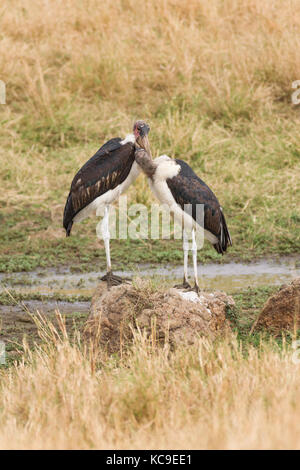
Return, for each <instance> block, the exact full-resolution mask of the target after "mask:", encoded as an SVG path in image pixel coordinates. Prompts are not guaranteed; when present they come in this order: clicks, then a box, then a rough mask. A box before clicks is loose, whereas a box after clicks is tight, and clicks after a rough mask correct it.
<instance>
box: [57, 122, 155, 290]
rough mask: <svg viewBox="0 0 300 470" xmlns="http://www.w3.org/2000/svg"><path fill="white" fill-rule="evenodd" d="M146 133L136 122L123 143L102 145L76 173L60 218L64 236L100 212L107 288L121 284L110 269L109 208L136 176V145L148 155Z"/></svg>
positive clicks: (142, 124) (137, 170)
mask: <svg viewBox="0 0 300 470" xmlns="http://www.w3.org/2000/svg"><path fill="white" fill-rule="evenodd" d="M149 130H150V127H149V126H148V124H146V122H144V121H136V122H135V124H134V126H133V134H129V135H127V136H126V137H125V139H123V140H122V139H121V138H120V137H117V138H114V139H111V140H109V141H108V142H106V144H104V145H103V146H102V147H101V148H100V149H99V150H98V151H97V152H96V153H95V155H94V156H93V157H92V158H90V159H89V160H88V161H87V162H86V163H85V164H84V165H83V167H82V168H81V169H80V170H79V171H78V173H76V175H75V176H74V179H73V181H72V184H71V188H70V192H69V195H68V197H67V201H66V205H65V210H64V219H63V226H64V228H65V230H66V236H67V237H68V236H69V235H70V233H71V230H72V226H73V224H74V223H77V222H81V221H82V220H84V219H85V218H87V217H88V216H90V215H94V214H99V213H100V211H101V210H103V209H104V217H103V220H102V224H101V232H102V237H103V240H104V245H105V254H106V262H107V273H106V275H105V276H104V277H103V278H102V280H104V281H106V282H107V284H108V286H110V285H117V284H120V283H121V282H122V279H121V278H120V277H119V276H115V275H114V274H113V273H112V269H111V259H110V244H109V241H110V234H109V206H110V204H112V202H113V201H115V200H116V199H118V198H119V196H120V195H121V194H122V193H123V192H124V191H126V189H127V188H128V187H129V185H130V184H131V183H132V182H133V181H134V180H135V179H136V177H137V176H138V174H139V171H140V170H139V167H138V165H137V164H136V162H135V151H136V149H137V145H136V144H138V145H139V146H140V147H141V148H143V149H145V150H146V151H147V152H149V153H150V146H149V141H148V133H149ZM150 155H151V153H150Z"/></svg>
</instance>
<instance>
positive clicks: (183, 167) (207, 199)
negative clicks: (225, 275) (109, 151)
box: [135, 149, 232, 293]
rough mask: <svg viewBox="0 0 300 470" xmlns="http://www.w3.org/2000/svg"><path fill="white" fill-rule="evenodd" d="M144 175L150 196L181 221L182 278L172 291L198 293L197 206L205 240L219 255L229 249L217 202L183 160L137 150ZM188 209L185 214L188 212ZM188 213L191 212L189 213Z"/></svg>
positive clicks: (229, 238) (230, 242) (137, 156)
mask: <svg viewBox="0 0 300 470" xmlns="http://www.w3.org/2000/svg"><path fill="white" fill-rule="evenodd" d="M135 159H136V162H137V163H138V164H139V166H140V167H141V169H142V170H143V172H144V173H145V174H146V175H147V176H148V181H149V184H150V188H151V190H152V192H153V193H154V194H155V195H156V197H157V198H158V200H159V201H160V202H161V203H162V204H166V205H167V206H169V208H170V209H171V211H172V212H173V214H174V217H175V219H177V220H179V222H180V223H182V221H184V228H183V253H184V275H183V284H181V285H177V286H175V287H178V288H185V289H190V290H195V291H196V292H197V293H199V284H198V274H197V243H196V235H195V230H196V229H198V228H199V225H198V224H197V204H202V205H203V206H204V227H202V228H203V229H204V238H206V239H207V240H208V241H210V243H212V245H213V247H214V248H215V250H216V251H217V252H218V253H221V254H222V255H223V253H225V251H226V250H227V246H228V245H232V241H231V237H230V234H229V230H228V228H227V224H226V220H225V216H224V214H223V210H222V207H221V206H220V204H219V201H218V199H217V198H216V196H215V195H214V193H213V192H212V190H211V189H210V188H209V187H208V186H207V184H205V183H204V181H202V180H201V179H200V178H199V177H198V176H197V175H196V173H194V171H193V170H192V168H191V167H190V166H189V165H188V164H187V163H186V162H184V161H183V160H177V159H173V158H170V157H168V156H167V155H162V156H160V157H158V158H156V159H154V160H152V158H151V154H148V153H147V152H146V151H145V150H143V149H138V150H137V151H136V156H135ZM187 209H188V210H187ZM190 209H191V210H190ZM185 228H186V229H188V230H191V231H192V254H193V267H194V278H195V286H194V287H193V289H191V286H190V284H189V283H188V250H189V243H188V238H187V234H186V231H185Z"/></svg>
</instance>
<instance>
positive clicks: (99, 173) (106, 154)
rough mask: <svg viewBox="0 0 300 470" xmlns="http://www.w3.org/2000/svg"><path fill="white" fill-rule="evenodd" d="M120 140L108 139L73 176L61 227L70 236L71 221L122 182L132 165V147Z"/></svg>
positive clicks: (130, 144)
mask: <svg viewBox="0 0 300 470" xmlns="http://www.w3.org/2000/svg"><path fill="white" fill-rule="evenodd" d="M121 140H122V139H120V138H119V137H118V138H115V139H111V140H109V141H108V142H106V144H104V145H103V146H102V147H101V148H100V149H99V150H98V151H97V152H96V153H95V155H94V156H93V157H91V158H90V159H89V160H88V161H87V162H86V163H85V164H84V165H83V167H82V168H81V169H80V170H79V171H78V172H77V173H76V175H75V177H74V179H73V181H72V184H71V189H70V193H69V195H68V198H67V201H66V205H65V210H64V219H63V226H64V228H65V230H66V235H67V236H69V235H70V232H71V229H72V225H73V219H74V217H75V216H76V214H78V213H79V212H80V211H81V210H82V209H84V208H85V207H86V206H88V205H89V204H90V203H91V202H92V201H93V200H94V199H96V198H97V197H99V196H101V195H102V194H104V193H106V192H107V191H109V190H110V189H114V188H116V187H117V186H118V185H119V184H121V183H123V181H125V179H126V178H127V176H128V175H129V173H130V170H131V167H132V164H133V162H134V152H135V145H134V144H133V143H131V142H127V143H126V144H124V145H122V144H120V142H121Z"/></svg>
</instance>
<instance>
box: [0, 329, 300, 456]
mask: <svg viewBox="0 0 300 470" xmlns="http://www.w3.org/2000/svg"><path fill="white" fill-rule="evenodd" d="M61 325H62V331H61V332H60V333H58V332H57V330H55V329H54V327H53V326H51V324H49V323H47V322H46V323H45V322H40V325H39V328H40V332H41V336H42V337H43V341H44V342H43V344H42V345H41V346H39V349H38V350H37V351H36V352H34V353H32V352H30V351H27V354H26V356H25V360H24V362H23V363H21V364H20V365H19V366H16V367H13V368H11V369H9V370H7V371H2V372H1V385H0V447H1V448H6V449H7V448H8V449H11V448H27V449H28V448H29V449H32V448H39V449H46V448H52V449H58V448H65V449H75V448H77V449H78V448H83V449H94V448H98V449H105V448H110V449H113V448H116V449H125V448H130V449H142V448H147V449H148V448H156V449H161V448H169V449H172V448H174V449H175V448H183V449H192V448H205V449H253V448H256V449H263V448H268V449H287V448H298V449H299V448H300V420H299V413H300V400H299V393H300V374H299V367H300V366H299V365H295V364H294V363H293V361H292V352H291V350H290V349H288V348H286V347H285V345H284V346H283V349H282V350H280V349H279V347H278V346H277V345H276V344H275V343H274V344H272V343H262V344H261V346H260V347H259V348H257V349H256V348H253V347H250V348H249V350H248V353H247V354H245V353H243V352H242V349H241V346H239V344H238V342H237V340H236V338H235V337H234V336H228V337H227V338H225V339H223V340H220V341H217V342H215V343H213V342H212V341H210V340H207V339H202V340H199V344H198V346H195V347H193V348H188V349H178V350H177V351H176V352H174V353H172V354H170V351H169V350H168V348H167V347H165V348H164V349H156V348H155V346H153V344H152V345H151V344H149V342H148V341H147V340H146V338H145V337H144V336H143V335H142V334H137V335H136V336H135V343H134V345H133V346H132V349H131V351H130V352H129V353H128V354H127V355H125V356H123V358H122V359H116V358H107V357H105V355H104V354H103V352H101V351H97V350H95V349H93V350H92V349H90V350H89V349H87V348H83V347H82V345H81V344H80V341H79V339H78V338H77V341H75V343H73V344H72V343H71V342H70V341H69V339H68V337H67V334H66V332H65V328H64V327H63V323H61ZM96 365H97V367H95V366H96Z"/></svg>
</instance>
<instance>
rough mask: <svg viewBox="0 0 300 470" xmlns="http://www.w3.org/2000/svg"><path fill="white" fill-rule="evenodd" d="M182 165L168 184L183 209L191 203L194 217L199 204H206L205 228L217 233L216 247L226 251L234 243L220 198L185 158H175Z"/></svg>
mask: <svg viewBox="0 0 300 470" xmlns="http://www.w3.org/2000/svg"><path fill="white" fill-rule="evenodd" d="M175 161H176V163H177V164H178V165H180V168H181V169H180V172H179V174H178V175H177V176H174V178H169V179H167V185H168V187H169V189H170V191H171V193H172V195H173V197H174V199H175V201H176V202H177V204H179V205H180V207H181V208H182V210H184V206H185V205H187V204H190V205H191V206H192V207H191V209H192V214H191V215H192V217H193V219H194V220H196V215H197V212H196V207H197V204H204V228H205V229H206V230H208V231H209V232H211V233H212V234H213V235H215V236H216V237H217V239H218V242H217V243H216V244H214V245H213V246H214V248H215V249H216V251H217V252H218V253H222V254H223V253H224V252H225V251H226V249H227V246H228V245H232V241H231V237H230V234H229V230H228V227H227V224H226V220H225V216H224V214H223V211H222V208H221V206H220V203H219V201H218V199H217V198H216V196H215V194H214V193H213V192H212V190H211V189H210V188H209V187H208V186H207V184H205V183H204V181H202V180H201V179H200V178H199V177H198V176H197V175H196V173H195V172H194V171H193V170H192V168H191V167H190V166H189V165H188V164H187V163H186V162H184V161H183V160H178V159H176V160H175Z"/></svg>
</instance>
